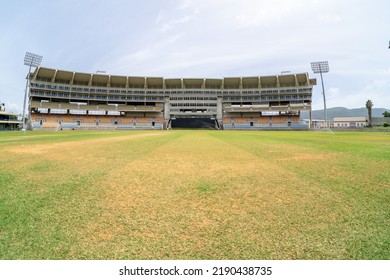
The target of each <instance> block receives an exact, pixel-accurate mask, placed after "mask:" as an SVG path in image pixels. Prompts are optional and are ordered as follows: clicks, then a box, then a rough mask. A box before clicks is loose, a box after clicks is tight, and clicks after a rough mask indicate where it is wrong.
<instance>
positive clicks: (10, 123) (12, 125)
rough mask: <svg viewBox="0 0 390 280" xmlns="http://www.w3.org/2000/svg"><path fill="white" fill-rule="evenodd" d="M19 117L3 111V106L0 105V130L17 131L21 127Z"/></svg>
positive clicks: (2, 104)
mask: <svg viewBox="0 0 390 280" xmlns="http://www.w3.org/2000/svg"><path fill="white" fill-rule="evenodd" d="M22 123H23V122H22V120H21V116H20V115H16V114H12V113H9V112H7V111H6V110H5V104H4V103H0V130H17V129H19V128H21V126H22Z"/></svg>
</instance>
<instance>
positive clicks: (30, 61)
mask: <svg viewBox="0 0 390 280" xmlns="http://www.w3.org/2000/svg"><path fill="white" fill-rule="evenodd" d="M42 58H43V57H42V56H41V55H37V54H34V53H30V52H26V55H25V56H24V65H26V66H28V67H29V68H28V74H27V81H26V88H25V90H24V102H23V130H26V101H27V90H28V88H29V86H30V75H31V67H38V66H39V65H40V64H41V62H42ZM29 112H30V108H29ZM29 116H30V113H29Z"/></svg>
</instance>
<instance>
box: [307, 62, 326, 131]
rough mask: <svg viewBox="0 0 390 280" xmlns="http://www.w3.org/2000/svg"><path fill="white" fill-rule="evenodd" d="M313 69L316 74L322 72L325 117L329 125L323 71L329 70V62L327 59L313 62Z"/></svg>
mask: <svg viewBox="0 0 390 280" xmlns="http://www.w3.org/2000/svg"><path fill="white" fill-rule="evenodd" d="M311 70H313V72H314V73H316V74H317V73H320V76H321V84H322V96H323V97H324V119H325V125H326V127H328V118H327V113H326V98H325V87H324V79H323V78H322V73H328V72H329V64H328V62H327V61H318V62H311Z"/></svg>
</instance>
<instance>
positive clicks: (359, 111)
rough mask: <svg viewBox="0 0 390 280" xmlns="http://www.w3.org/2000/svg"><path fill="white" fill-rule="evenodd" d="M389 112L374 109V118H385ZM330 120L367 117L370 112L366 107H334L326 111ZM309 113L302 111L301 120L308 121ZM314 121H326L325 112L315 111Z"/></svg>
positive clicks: (388, 110) (313, 112)
mask: <svg viewBox="0 0 390 280" xmlns="http://www.w3.org/2000/svg"><path fill="white" fill-rule="evenodd" d="M385 111H387V112H390V109H386V108H372V116H373V117H383V115H382V114H383V113H384V112H385ZM326 113H327V116H328V120H333V118H334V117H366V116H368V111H367V108H366V107H362V108H353V109H348V108H345V107H333V108H327V110H326ZM308 118H309V112H308V111H302V112H301V119H308ZM312 119H324V110H313V111H312Z"/></svg>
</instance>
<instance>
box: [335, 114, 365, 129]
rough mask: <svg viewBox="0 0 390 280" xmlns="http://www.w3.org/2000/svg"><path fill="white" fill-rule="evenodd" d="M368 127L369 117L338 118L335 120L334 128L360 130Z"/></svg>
mask: <svg viewBox="0 0 390 280" xmlns="http://www.w3.org/2000/svg"><path fill="white" fill-rule="evenodd" d="M367 125H368V118H367V117H337V118H333V127H334V128H360V127H365V126H367Z"/></svg>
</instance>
